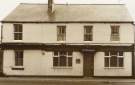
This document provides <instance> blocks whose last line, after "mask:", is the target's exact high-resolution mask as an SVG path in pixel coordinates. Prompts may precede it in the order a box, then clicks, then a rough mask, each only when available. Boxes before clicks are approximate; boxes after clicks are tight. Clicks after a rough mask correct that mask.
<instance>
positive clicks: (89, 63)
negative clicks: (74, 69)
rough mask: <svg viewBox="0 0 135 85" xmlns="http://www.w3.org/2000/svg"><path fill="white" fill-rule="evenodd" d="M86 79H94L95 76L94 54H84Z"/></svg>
mask: <svg viewBox="0 0 135 85" xmlns="http://www.w3.org/2000/svg"><path fill="white" fill-rule="evenodd" d="M83 62H84V64H83V65H84V69H83V72H84V77H92V76H93V74H94V54H93V53H84V61H83Z"/></svg>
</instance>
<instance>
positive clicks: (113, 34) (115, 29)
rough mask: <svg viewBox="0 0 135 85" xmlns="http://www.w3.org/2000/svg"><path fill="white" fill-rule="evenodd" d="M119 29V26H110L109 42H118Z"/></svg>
mask: <svg viewBox="0 0 135 85" xmlns="http://www.w3.org/2000/svg"><path fill="white" fill-rule="evenodd" d="M119 28H120V26H118V25H112V26H111V41H119V40H120V33H119Z"/></svg>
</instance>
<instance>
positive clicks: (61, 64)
mask: <svg viewBox="0 0 135 85" xmlns="http://www.w3.org/2000/svg"><path fill="white" fill-rule="evenodd" d="M66 61H67V59H66V56H60V66H66V63H67V62H66Z"/></svg>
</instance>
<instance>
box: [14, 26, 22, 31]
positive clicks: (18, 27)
mask: <svg viewBox="0 0 135 85" xmlns="http://www.w3.org/2000/svg"><path fill="white" fill-rule="evenodd" d="M14 32H22V24H14Z"/></svg>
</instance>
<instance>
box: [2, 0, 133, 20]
mask: <svg viewBox="0 0 135 85" xmlns="http://www.w3.org/2000/svg"><path fill="white" fill-rule="evenodd" d="M54 1H55V3H69V4H118V3H124V4H126V6H127V8H128V10H129V12H130V14H131V15H132V17H133V18H134V21H135V0H54ZM19 3H47V0H0V20H2V19H3V18H4V17H5V16H7V14H9V13H10V12H11V11H12V10H13V9H14V8H15V7H16V6H17V5H18V4H19Z"/></svg>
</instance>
